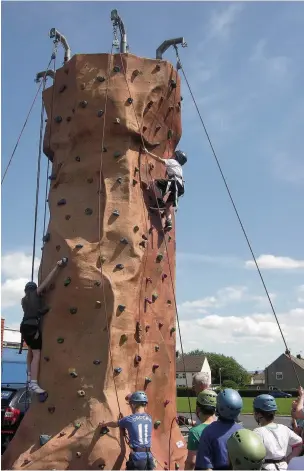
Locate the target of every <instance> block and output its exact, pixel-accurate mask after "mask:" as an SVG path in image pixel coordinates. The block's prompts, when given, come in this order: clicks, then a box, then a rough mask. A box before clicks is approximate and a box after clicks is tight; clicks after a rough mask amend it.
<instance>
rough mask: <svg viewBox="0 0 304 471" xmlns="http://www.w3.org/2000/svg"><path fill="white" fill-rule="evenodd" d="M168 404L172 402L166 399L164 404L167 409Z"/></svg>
mask: <svg viewBox="0 0 304 471" xmlns="http://www.w3.org/2000/svg"><path fill="white" fill-rule="evenodd" d="M168 404H170V401H169V399H166V400H165V402H164V407H167V405H168Z"/></svg>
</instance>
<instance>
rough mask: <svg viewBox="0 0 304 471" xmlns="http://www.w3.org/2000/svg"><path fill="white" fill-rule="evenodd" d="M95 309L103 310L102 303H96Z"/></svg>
mask: <svg viewBox="0 0 304 471" xmlns="http://www.w3.org/2000/svg"><path fill="white" fill-rule="evenodd" d="M95 308H96V309H100V308H101V302H100V301H96V302H95Z"/></svg>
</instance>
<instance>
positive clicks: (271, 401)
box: [253, 394, 278, 412]
mask: <svg viewBox="0 0 304 471" xmlns="http://www.w3.org/2000/svg"><path fill="white" fill-rule="evenodd" d="M253 408H254V409H260V410H262V411H264V412H275V411H276V410H278V406H277V403H276V401H275V398H274V397H273V396H270V394H260V395H259V396H257V397H255V398H254V401H253Z"/></svg>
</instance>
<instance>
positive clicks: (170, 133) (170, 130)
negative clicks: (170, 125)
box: [167, 129, 173, 139]
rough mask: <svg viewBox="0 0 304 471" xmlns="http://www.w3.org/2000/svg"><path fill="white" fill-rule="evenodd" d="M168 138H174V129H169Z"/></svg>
mask: <svg viewBox="0 0 304 471" xmlns="http://www.w3.org/2000/svg"><path fill="white" fill-rule="evenodd" d="M167 137H168V139H172V137H173V131H172V129H169V131H168V135H167Z"/></svg>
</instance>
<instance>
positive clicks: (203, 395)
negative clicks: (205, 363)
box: [196, 389, 217, 408]
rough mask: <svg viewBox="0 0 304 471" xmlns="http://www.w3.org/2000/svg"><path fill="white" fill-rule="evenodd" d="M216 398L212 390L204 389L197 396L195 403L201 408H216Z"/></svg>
mask: <svg viewBox="0 0 304 471" xmlns="http://www.w3.org/2000/svg"><path fill="white" fill-rule="evenodd" d="M216 398H217V394H216V393H215V392H214V391H212V389H205V390H204V391H201V392H200V393H199V394H198V396H197V399H196V402H197V403H198V404H199V405H200V406H203V407H214V408H216Z"/></svg>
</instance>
